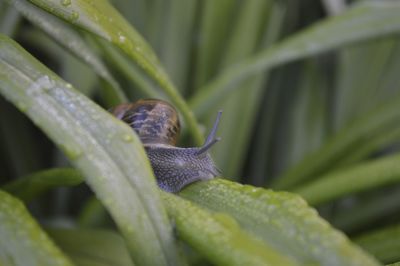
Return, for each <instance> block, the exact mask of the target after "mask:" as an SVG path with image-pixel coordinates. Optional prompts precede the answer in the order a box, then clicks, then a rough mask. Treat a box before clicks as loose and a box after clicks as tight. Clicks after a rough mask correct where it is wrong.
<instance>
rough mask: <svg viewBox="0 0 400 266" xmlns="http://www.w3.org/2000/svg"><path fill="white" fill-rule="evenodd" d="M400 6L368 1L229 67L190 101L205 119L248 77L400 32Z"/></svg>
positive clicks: (195, 110)
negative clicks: (207, 112) (208, 112)
mask: <svg viewBox="0 0 400 266" xmlns="http://www.w3.org/2000/svg"><path fill="white" fill-rule="evenodd" d="M399 12H400V3H398V2H397V1H379V2H378V1H374V2H365V3H361V4H358V5H356V6H354V7H353V8H350V9H348V10H347V11H346V12H343V13H342V14H340V15H338V16H335V17H331V18H328V19H326V20H323V21H321V22H318V23H317V24H316V25H314V26H311V27H309V28H307V29H305V30H303V31H301V32H299V33H297V34H295V35H292V36H291V37H289V38H288V39H286V40H284V41H282V42H280V43H277V44H276V45H274V46H272V47H270V48H267V49H265V50H263V51H261V52H259V53H257V54H255V55H253V56H252V57H250V58H247V59H245V60H243V61H241V62H240V63H237V64H235V65H233V66H231V67H229V68H226V69H225V70H224V71H223V72H222V73H221V74H220V75H219V76H218V77H216V78H215V79H214V80H212V81H211V82H209V83H208V84H206V85H204V87H202V88H201V89H199V90H198V93H197V94H196V95H194V96H193V98H192V99H191V101H190V102H189V104H190V106H191V107H192V109H193V110H194V112H195V113H196V114H197V115H199V116H202V115H204V113H205V112H206V111H207V110H208V109H210V107H212V106H215V104H216V103H218V102H219V101H220V100H221V99H222V98H223V97H225V95H226V94H228V93H230V92H231V91H232V90H235V89H237V88H238V86H237V84H239V81H241V80H243V79H244V78H246V77H248V76H250V75H254V74H256V73H259V72H261V71H265V70H267V69H270V68H272V67H276V66H278V65H282V64H284V63H287V62H291V61H293V60H297V59H301V58H304V57H307V56H312V55H316V54H319V53H322V52H326V51H329V50H332V49H336V48H339V47H342V46H344V45H347V44H350V43H353V42H356V41H363V40H366V39H370V38H375V37H379V36H383V35H386V34H391V33H396V32H399V31H400V16H399V15H398V14H399Z"/></svg>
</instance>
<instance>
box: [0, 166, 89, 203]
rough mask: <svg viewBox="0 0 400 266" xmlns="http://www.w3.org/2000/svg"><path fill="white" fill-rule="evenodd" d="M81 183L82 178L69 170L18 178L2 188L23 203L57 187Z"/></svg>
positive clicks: (72, 170)
mask: <svg viewBox="0 0 400 266" xmlns="http://www.w3.org/2000/svg"><path fill="white" fill-rule="evenodd" d="M82 182H83V176H82V175H81V174H80V173H79V172H77V171H76V170H74V169H71V168H58V169H50V170H44V171H40V172H36V173H33V174H30V175H27V176H23V177H20V178H18V179H17V180H15V181H13V182H11V183H8V184H6V185H4V186H3V187H2V189H3V190H5V191H7V192H9V193H11V194H13V195H14V196H16V197H18V198H20V199H22V200H23V201H30V200H31V199H33V198H35V197H36V196H38V195H40V194H41V193H43V192H45V191H47V190H50V189H52V188H55V187H59V186H74V185H78V184H80V183H82Z"/></svg>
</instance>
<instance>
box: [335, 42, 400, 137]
mask: <svg viewBox="0 0 400 266" xmlns="http://www.w3.org/2000/svg"><path fill="white" fill-rule="evenodd" d="M398 47H399V45H398V38H397V37H396V36H394V37H391V38H383V39H380V40H374V41H369V42H365V43H361V44H359V45H357V46H353V47H348V48H346V49H344V50H343V51H341V53H340V57H339V66H338V78H337V81H336V82H337V84H338V85H337V87H336V91H335V97H336V99H335V105H336V106H335V111H336V112H335V117H334V127H335V129H336V130H339V129H340V128H342V127H343V126H346V125H347V124H348V123H349V122H351V121H353V120H354V119H356V118H357V117H359V116H361V115H362V114H364V113H366V112H368V111H369V110H371V109H373V108H374V107H376V106H377V105H379V104H381V103H382V102H385V101H388V100H389V99H390V98H391V97H393V95H394V94H395V93H396V91H397V89H395V88H397V86H391V87H387V86H385V85H386V84H387V83H389V80H390V79H391V80H397V75H391V74H390V69H391V68H392V67H394V66H393V65H391V64H390V63H391V62H398V61H399V56H400V53H399V52H398V50H399V49H398ZM396 50H397V54H396ZM392 84H393V85H395V84H396V83H392ZM371 98H374V99H375V101H370V99H371Z"/></svg>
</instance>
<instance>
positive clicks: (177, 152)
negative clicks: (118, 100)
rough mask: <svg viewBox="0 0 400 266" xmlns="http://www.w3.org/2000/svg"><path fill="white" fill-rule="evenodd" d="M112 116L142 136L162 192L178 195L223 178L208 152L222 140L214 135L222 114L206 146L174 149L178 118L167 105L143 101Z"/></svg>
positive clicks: (172, 108)
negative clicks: (200, 183) (197, 183)
mask: <svg viewBox="0 0 400 266" xmlns="http://www.w3.org/2000/svg"><path fill="white" fill-rule="evenodd" d="M110 112H111V113H112V114H113V115H114V116H115V117H117V118H118V119H121V120H122V121H124V122H126V123H127V124H128V125H129V126H130V127H132V128H133V129H134V130H135V131H136V133H137V134H138V135H139V138H140V140H141V141H142V143H143V145H144V148H145V150H146V153H147V156H148V158H149V160H150V163H151V166H152V168H153V171H154V175H155V176H156V178H157V183H158V186H159V187H160V188H161V189H163V190H165V191H167V192H173V193H176V192H179V191H180V190H181V189H182V188H184V187H185V186H187V185H189V184H191V183H193V182H195V181H199V180H208V179H211V178H214V177H216V176H217V175H219V174H220V170H219V169H218V168H217V167H216V166H215V164H214V162H213V160H212V159H211V157H210V155H209V153H208V151H209V149H210V148H211V147H212V146H213V145H214V144H215V143H216V142H218V141H219V140H220V138H216V137H215V134H216V131H217V127H218V124H219V120H220V118H221V113H222V112H221V111H220V112H218V115H217V118H216V120H215V122H214V125H213V127H212V130H211V132H210V134H209V135H208V137H207V139H206V141H205V143H204V145H203V146H201V147H189V148H182V147H176V146H175V145H176V142H177V139H178V137H179V132H180V123H179V117H178V113H177V111H176V110H175V108H174V107H173V106H172V105H171V104H169V103H167V102H165V101H162V100H155V99H144V100H139V101H137V102H134V103H128V104H121V105H118V106H116V107H114V108H112V109H111V110H110Z"/></svg>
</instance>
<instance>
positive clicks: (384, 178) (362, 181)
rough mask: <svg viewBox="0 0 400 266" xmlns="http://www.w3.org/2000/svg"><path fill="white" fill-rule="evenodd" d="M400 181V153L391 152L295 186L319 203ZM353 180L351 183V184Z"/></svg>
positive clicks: (308, 197)
mask: <svg viewBox="0 0 400 266" xmlns="http://www.w3.org/2000/svg"><path fill="white" fill-rule="evenodd" d="M396 183H400V155H398V154H396V155H392V156H388V157H384V158H382V159H377V160H374V161H367V162H366V163H363V164H360V165H357V166H354V167H351V168H348V169H344V170H338V171H335V172H332V173H329V174H327V175H325V176H321V177H319V178H318V180H317V181H314V182H311V183H310V184H307V185H304V186H300V187H298V188H296V189H295V190H294V192H295V193H297V194H300V195H301V196H302V197H303V198H304V199H305V200H306V201H307V202H308V203H309V204H311V205H319V204H322V203H326V202H329V201H332V200H335V199H337V198H339V197H343V196H347V195H350V194H354V193H357V192H362V191H366V190H368V189H374V188H377V187H380V186H385V185H390V184H396ZM349 184H351V186H350V185H349Z"/></svg>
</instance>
